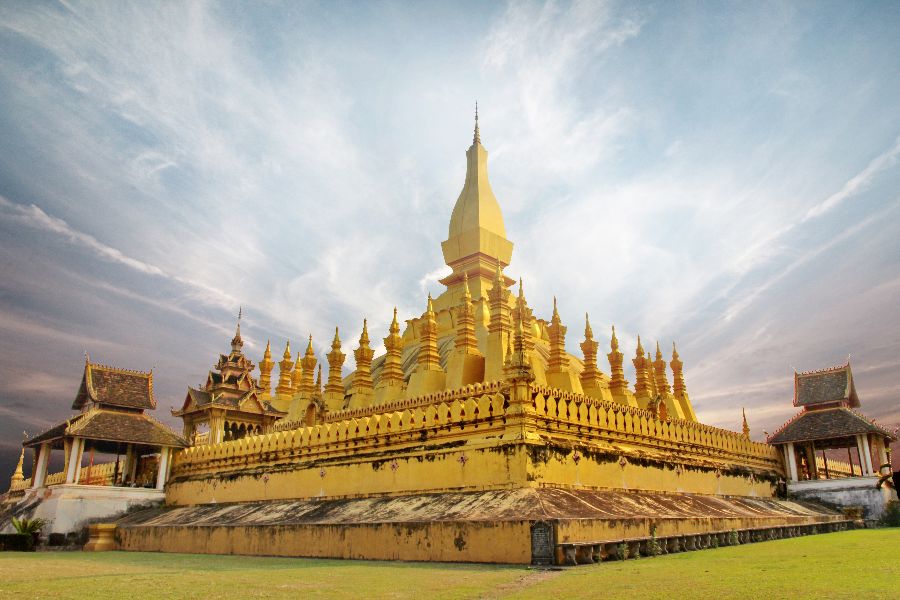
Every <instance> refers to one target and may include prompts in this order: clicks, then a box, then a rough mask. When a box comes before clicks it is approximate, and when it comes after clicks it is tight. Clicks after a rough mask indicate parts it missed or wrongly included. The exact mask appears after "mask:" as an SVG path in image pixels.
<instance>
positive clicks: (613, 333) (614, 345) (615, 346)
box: [609, 325, 619, 352]
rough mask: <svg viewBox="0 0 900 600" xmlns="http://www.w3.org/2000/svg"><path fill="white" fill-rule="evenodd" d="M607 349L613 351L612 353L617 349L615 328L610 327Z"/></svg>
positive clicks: (617, 339)
mask: <svg viewBox="0 0 900 600" xmlns="http://www.w3.org/2000/svg"><path fill="white" fill-rule="evenodd" d="M609 347H610V348H612V349H613V352H615V351H617V350H618V349H619V338H617V337H616V326H615V325H613V326H612V339H611V340H610V341H609Z"/></svg>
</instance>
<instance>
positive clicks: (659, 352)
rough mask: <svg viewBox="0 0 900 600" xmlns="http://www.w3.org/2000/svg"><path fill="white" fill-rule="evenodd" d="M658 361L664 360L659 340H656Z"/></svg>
mask: <svg viewBox="0 0 900 600" xmlns="http://www.w3.org/2000/svg"><path fill="white" fill-rule="evenodd" d="M656 360H662V352H661V351H660V349H659V340H656Z"/></svg>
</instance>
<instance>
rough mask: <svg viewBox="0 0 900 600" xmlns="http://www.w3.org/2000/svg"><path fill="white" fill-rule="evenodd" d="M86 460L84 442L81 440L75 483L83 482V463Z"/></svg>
mask: <svg viewBox="0 0 900 600" xmlns="http://www.w3.org/2000/svg"><path fill="white" fill-rule="evenodd" d="M83 458H84V440H81V447H80V448H79V449H78V466H77V468H76V469H75V483H78V482H79V481H81V461H82V459H83Z"/></svg>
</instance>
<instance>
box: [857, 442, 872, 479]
mask: <svg viewBox="0 0 900 600" xmlns="http://www.w3.org/2000/svg"><path fill="white" fill-rule="evenodd" d="M859 437H860V439H862V446H863V452H864V453H865V455H866V469H867V473H868V474H869V475H874V474H875V469H874V468H872V452H871V450H870V449H869V434H867V433H863V434H860V436H859Z"/></svg>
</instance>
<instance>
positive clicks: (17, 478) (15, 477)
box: [12, 448, 25, 483]
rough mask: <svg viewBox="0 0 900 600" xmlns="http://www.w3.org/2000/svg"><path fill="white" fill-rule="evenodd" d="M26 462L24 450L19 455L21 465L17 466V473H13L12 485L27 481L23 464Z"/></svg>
mask: <svg viewBox="0 0 900 600" xmlns="http://www.w3.org/2000/svg"><path fill="white" fill-rule="evenodd" d="M24 462H25V448H22V452H21V453H20V454H19V464H17V465H16V472H15V473H13V476H12V483H16V482H19V481H25V473H24V472H23V471H22V463H24Z"/></svg>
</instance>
